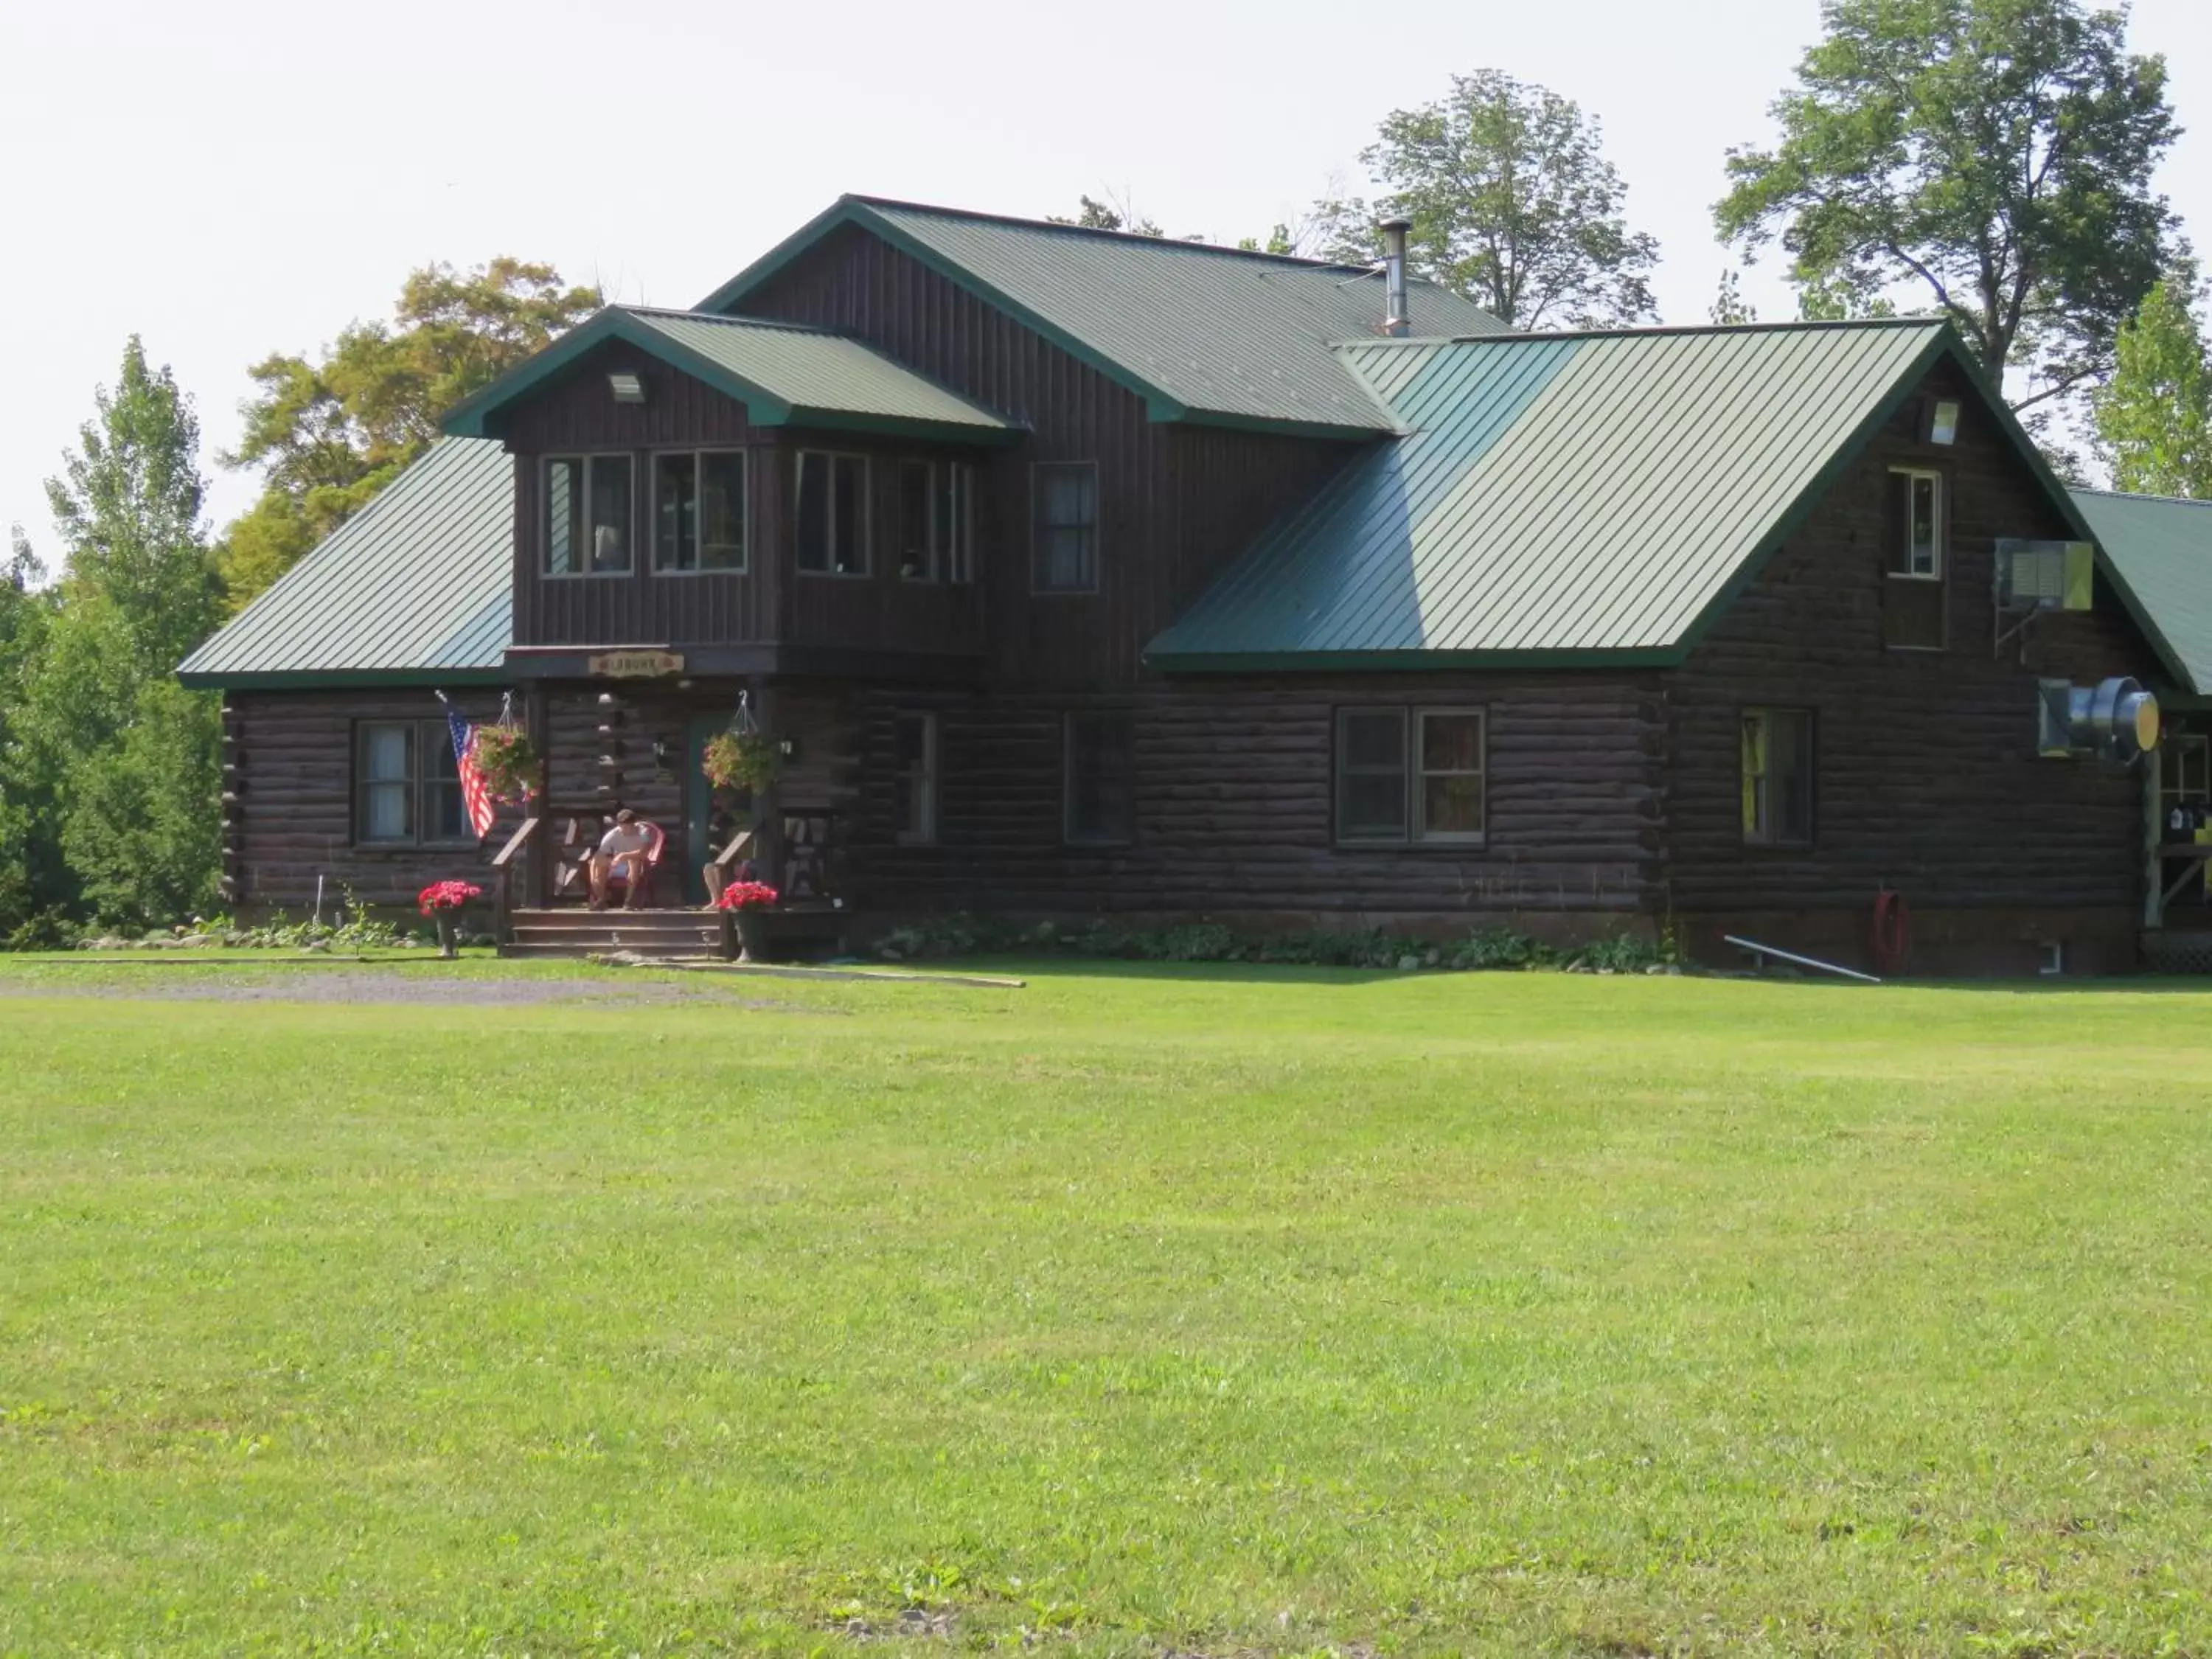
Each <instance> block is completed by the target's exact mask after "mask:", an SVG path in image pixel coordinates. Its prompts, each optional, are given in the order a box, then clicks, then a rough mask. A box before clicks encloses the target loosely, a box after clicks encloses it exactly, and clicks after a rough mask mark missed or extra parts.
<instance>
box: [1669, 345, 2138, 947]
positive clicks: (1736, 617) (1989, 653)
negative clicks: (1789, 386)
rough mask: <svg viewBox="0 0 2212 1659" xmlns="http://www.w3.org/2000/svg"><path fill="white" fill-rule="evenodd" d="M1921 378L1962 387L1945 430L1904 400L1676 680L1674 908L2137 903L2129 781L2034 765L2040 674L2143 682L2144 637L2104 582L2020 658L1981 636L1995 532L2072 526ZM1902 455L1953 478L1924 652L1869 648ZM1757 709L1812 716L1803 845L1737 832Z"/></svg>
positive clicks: (2030, 641) (2006, 451)
mask: <svg viewBox="0 0 2212 1659" xmlns="http://www.w3.org/2000/svg"><path fill="white" fill-rule="evenodd" d="M1929 391H1930V392H1939V391H1940V392H1943V393H1945V394H1947V395H1960V396H1965V397H1966V403H1967V410H1968V414H1967V416H1966V425H1965V427H1964V429H1963V430H1962V432H1961V434H1960V439H1959V441H1958V443H1957V444H1956V445H1955V446H1954V447H1948V448H1944V447H1935V446H1931V445H1925V444H1922V443H1920V442H1919V441H1917V431H1916V429H1915V427H1914V417H1915V416H1916V415H1917V406H1915V407H1913V408H1909V409H1908V410H1907V411H1906V412H1905V415H1903V416H1900V417H1899V420H1898V421H1897V422H1893V424H1892V426H1891V427H1890V428H1889V429H1887V431H1885V432H1883V433H1882V434H1881V435H1880V436H1879V438H1878V439H1877V440H1876V441H1875V443H1874V444H1873V445H1872V447H1870V449H1869V452H1868V453H1866V454H1865V455H1864V456H1863V458H1862V459H1860V460H1859V462H1858V463H1857V465H1855V466H1854V467H1853V468H1852V469H1851V470H1850V472H1849V473H1848V474H1847V475H1846V476H1845V477H1844V478H1843V479H1842V480H1840V481H1839V482H1838V484H1837V485H1836V486H1835V488H1834V489H1833V490H1832V492H1831V493H1830V495H1828V497H1827V498H1826V500H1825V501H1823V502H1822V503H1821V504H1820V506H1819V507H1817V508H1816V509H1815V511H1814V513H1813V514H1812V515H1811V517H1810V519H1809V520H1808V522H1807V523H1806V524H1805V526H1804V527H1803V528H1802V530H1801V531H1800V532H1798V533H1797V534H1796V536H1795V537H1794V538H1792V539H1791V540H1790V543H1789V544H1788V545H1787V546H1785V547H1784V549H1782V550H1781V551H1780V552H1779V553H1778V555H1777V556H1776V557H1775V558H1774V559H1773V561H1772V562H1771V563H1770V564H1769V565H1768V567H1767V568H1766V569H1765V571H1764V573H1763V574H1760V575H1759V578H1758V579H1757V580H1755V581H1754V582H1753V584H1752V585H1751V586H1750V587H1749V588H1748V589H1747V591H1746V592H1744V593H1743V594H1742V596H1741V598H1739V599H1737V601H1736V602H1735V605H1733V606H1732V607H1731V608H1730V609H1729V611H1728V613H1727V614H1726V615H1725V616H1724V617H1722V618H1721V620H1720V622H1719V623H1718V625H1717V627H1716V628H1715V629H1714V630H1713V632H1712V633H1711V635H1709V636H1708V637H1707V638H1706V639H1705V641H1703V642H1702V643H1701V644H1700V646H1699V647H1698V649H1697V650H1696V651H1695V652H1694V653H1693V654H1692V657H1691V659H1690V660H1689V661H1688V663H1687V664H1686V665H1685V666H1684V668H1683V669H1682V670H1681V671H1680V672H1679V673H1677V674H1674V675H1673V676H1671V677H1670V680H1671V685H1670V696H1669V702H1670V704H1671V707H1672V710H1673V721H1672V728H1671V733H1670V787H1669V793H1668V819H1669V823H1670V838H1669V845H1668V861H1667V871H1666V874H1667V883H1668V891H1669V894H1670V896H1671V899H1672V902H1673V904H1674V907H1675V908H1678V909H1680V910H1682V911H1685V912H1692V913H1694V912H1779V911H1803V910H1810V909H1823V908H1826V909H1838V910H1842V911H1846V912H1850V913H1852V914H1854V915H1857V914H1860V913H1865V914H1867V915H1869V916H1870V914H1871V908H1872V905H1873V902H1874V897H1875V893H1876V891H1877V890H1880V889H1882V888H1885V887H1887V888H1893V889H1895V890H1899V891H1901V892H1902V893H1904V894H1905V896H1906V898H1907V899H1908V901H1909V902H1911V904H1913V905H1914V906H1915V907H1917V908H1923V909H1934V908H1942V909H1953V908H1962V907H1964V908H1974V907H1993V908H2045V909H2051V908H2069V907H2091V908H2097V907H2101V908H2105V909H2106V910H2110V911H2113V912H2125V911H2128V910H2130V909H2131V908H2134V907H2135V906H2136V904H2137V902H2138V900H2139V894H2138V886H2139V879H2140V878H2139V870H2140V865H2141V860H2140V857H2139V852H2138V849H2139V848H2140V843H2141V836H2142V804H2141V803H2142V783H2141V780H2140V777H2139V776H2138V775H2137V774H2136V773H2135V772H2133V771H2131V770H2129V769H2124V768H2122V767H2120V766H2117V765H2113V764H2110V763H2093V762H2085V761H2053V760H2045V759H2041V758H2039V757H2038V756H2037V754H2036V731H2037V724H2036V710H2037V700H2036V687H2035V682H2036V679H2037V678H2038V677H2039V676H2047V677H2051V678H2068V679H2071V680H2075V681H2080V682H2094V681H2096V680H2099V679H2101V678H2104V677H2106V676H2107V675H2111V674H2134V675H2137V676H2140V677H2145V678H2148V675H2149V674H2150V673H2151V671H2152V668H2153V660H2152V658H2151V655H2150V652H2149V650H2148V647H2147V646H2146V645H2145V643H2144V642H2143V641H2142V639H2141V637H2140V636H2139V635H2138V634H2137V633H2136V630H2135V629H2134V628H2133V627H2132V625H2131V624H2130V623H2129V622H2128V621H2127V620H2126V619H2125V617H2124V615H2123V613H2122V612H2121V611H2120V610H2119V607H2118V605H2117V603H2116V601H2115V599H2114V598H2113V596H2112V594H2111V593H2110V592H2106V591H2104V590H2103V588H2102V586H2101V585H2100V591H2099V592H2098V595H2097V603H2096V610H2095V611H2093V612H2090V613H2082V614H2075V615H2058V616H2051V617H2045V618H2043V619H2041V620H2039V621H2038V622H2037V623H2035V624H2034V625H2033V628H2032V629H2031V630H2030V631H2029V634H2028V635H2027V660H2026V662H2025V663H2024V664H2023V662H2022V661H2021V652H2020V649H2019V647H2017V646H2012V647H2007V649H2006V650H2005V651H2003V652H2002V653H1998V652H1997V651H1996V648H1995V646H1994V623H1995V615H1994V612H1995V599H1994V595H1993V586H1992V574H1993V564H1994V560H1995V544H1996V540H1997V539H1998V538H2002V537H2037V538H2069V537H2070V536H2071V535H2072V534H2073V532H2072V531H2070V530H2069V528H2068V526H2067V524H2066V521H2065V520H2064V519H2063V516H2062V515H2061V514H2060V513H2058V512H2057V509H2056V508H2055V507H2053V506H2051V504H2050V503H2049V501H2047V499H2046V498H2045V496H2044V495H2043V493H2042V491H2041V489H2039V486H2038V484H2037V483H2036V481H2035V479H2034V477H2033V474H2032V473H2031V471H2029V469H2028V467H2027V465H2026V464H2025V463H2024V462H2023V461H2022V460H2021V459H2020V457H2019V456H2018V455H2017V454H2016V453H2015V452H2014V451H2013V450H2012V448H2011V447H2009V445H2008V444H2007V443H2006V442H2005V441H2004V440H2003V438H2002V435H2001V434H1999V433H1998V432H1996V430H1994V429H1993V428H1992V426H1991V424H1990V421H1989V419H1988V417H1987V416H1985V415H1983V414H1981V413H1980V412H1979V410H1978V405H1977V404H1976V403H1975V402H1974V400H1973V399H1972V397H1971V396H1970V395H1968V394H1967V391H1966V387H1965V386H1963V385H1962V384H1961V383H1960V381H1959V380H1958V379H1957V377H1956V376H1955V374H1953V373H1951V372H1948V371H1944V372H1939V374H1938V376H1937V377H1936V380H1934V381H1933V382H1931V384H1930V386H1929ZM1899 465H1912V466H1925V467H1930V468H1933V469H1935V470H1936V471H1941V472H1942V474H1943V476H1944V477H1945V479H1946V481H1947V485H1948V497H1949V508H1950V510H1949V520H1950V523H1949V532H1950V541H1949V550H1948V553H1949V557H1948V571H1947V577H1946V580H1945V583H1944V586H1943V589H1942V609H1943V614H1944V620H1945V623H1946V629H1945V632H1946V635H1947V640H1948V643H1947V644H1946V646H1945V647H1944V648H1942V650H1940V651H1909V650H1896V649H1892V648H1888V647H1886V646H1885V644H1884V611H1885V605H1886V600H1887V595H1886V592H1885V590H1886V588H1887V586H1888V585H1889V579H1888V578H1887V576H1886V574H1885V570H1886V568H1887V560H1888V555H1889V551H1890V547H1891V542H1892V539H1893V531H1892V526H1891V523H1890V516H1891V513H1890V504H1891V496H1890V493H1889V490H1888V488H1887V486H1888V474H1889V471H1890V469H1891V468H1892V467H1893V466H1899ZM1760 705H1767V706H1774V707H1779V708H1809V709H1811V710H1813V711H1814V715H1815V719H1816V721H1817V738H1816V742H1817V772H1816V800H1815V808H1814V810H1815V816H1816V833H1815V839H1814V845H1813V846H1812V847H1811V848H1803V849H1799V850H1794V851H1791V850H1783V849H1775V848H1747V847H1746V846H1745V845H1744V844H1743V834H1742V810H1741V752H1740V744H1741V731H1740V719H1741V712H1742V710H1743V709H1744V708H1747V707H1756V706H1760ZM1778 942H1784V943H1786V941H1778Z"/></svg>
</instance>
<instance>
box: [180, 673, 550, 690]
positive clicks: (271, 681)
mask: <svg viewBox="0 0 2212 1659" xmlns="http://www.w3.org/2000/svg"><path fill="white" fill-rule="evenodd" d="M512 683H513V676H512V675H511V674H509V673H508V672H507V670H505V669H504V668H288V669H280V670H273V671H272V670H261V671H254V672H244V671H235V670H226V669H222V668H197V669H196V668H179V669H178V670H177V684H179V685H181V686H182V687H184V689H185V690H187V691H331V690H369V689H374V688H375V687H378V686H390V687H394V688H400V687H420V688H422V689H426V690H427V689H431V688H435V687H438V686H445V685H507V684H512Z"/></svg>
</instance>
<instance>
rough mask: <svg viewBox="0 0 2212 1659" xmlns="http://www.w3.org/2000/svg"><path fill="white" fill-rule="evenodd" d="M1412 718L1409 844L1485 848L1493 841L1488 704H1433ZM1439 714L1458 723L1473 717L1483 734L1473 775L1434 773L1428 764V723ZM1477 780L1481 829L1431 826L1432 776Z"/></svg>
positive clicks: (1408, 762)
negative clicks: (1480, 784)
mask: <svg viewBox="0 0 2212 1659" xmlns="http://www.w3.org/2000/svg"><path fill="white" fill-rule="evenodd" d="M1408 712H1409V714H1411V716H1412V718H1411V720H1410V721H1409V722H1408V725H1407V732H1406V737H1407V748H1406V786H1407V790H1408V791H1409V792H1410V793H1411V796H1412V799H1410V800H1409V801H1408V802H1407V805H1408V807H1409V809H1410V810H1409V811H1408V812H1407V819H1406V829H1407V838H1408V840H1409V842H1411V844H1412V845H1413V846H1416V847H1485V846H1487V845H1488V844H1489V842H1490V709H1489V707H1488V705H1486V704H1485V705H1482V706H1480V707H1472V708H1470V707H1468V706H1466V705H1464V704H1453V703H1432V704H1425V705H1423V706H1421V707H1419V708H1413V709H1411V710H1409V711H1408ZM1439 715H1448V716H1449V717H1451V718H1453V719H1455V720H1466V719H1469V718H1472V719H1473V720H1474V723H1475V729H1476V730H1477V732H1480V746H1479V750H1478V759H1479V760H1480V764H1479V765H1478V766H1477V767H1476V768H1475V769H1474V771H1473V772H1472V773H1468V772H1458V771H1438V772H1433V773H1432V772H1431V771H1430V769H1429V764H1428V744H1427V741H1426V739H1427V737H1428V729H1427V728H1428V723H1429V721H1430V720H1431V719H1433V718H1435V717H1437V716H1439ZM1469 776H1472V777H1477V778H1480V779H1481V780H1482V828H1480V829H1475V830H1466V829H1436V830H1432V829H1430V828H1429V827H1428V815H1429V789H1428V782H1429V780H1430V778H1431V777H1440V778H1456V777H1469Z"/></svg>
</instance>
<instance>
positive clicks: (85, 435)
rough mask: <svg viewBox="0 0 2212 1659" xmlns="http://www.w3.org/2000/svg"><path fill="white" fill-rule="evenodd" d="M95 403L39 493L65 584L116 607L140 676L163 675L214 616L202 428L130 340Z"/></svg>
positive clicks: (165, 376) (165, 374) (166, 377)
mask: <svg viewBox="0 0 2212 1659" xmlns="http://www.w3.org/2000/svg"><path fill="white" fill-rule="evenodd" d="M94 403H95V405H96V407H97V409H98V410H99V413H98V415H97V416H96V418H94V420H91V421H89V422H86V423H85V424H84V425H83V426H82V427H81V428H79V429H78V434H77V448H76V452H75V453H71V454H68V455H65V456H64V458H63V461H62V475H61V477H58V478H53V479H50V480H48V482H47V484H46V501H47V505H48V507H49V508H50V509H51V510H52V513H53V516H54V523H55V526H56V527H57V528H58V530H59V531H60V532H61V536H62V540H63V541H64V544H66V545H67V547H68V550H69V558H68V562H67V564H66V566H65V567H64V571H63V578H64V580H65V581H66V582H68V583H69V584H70V585H71V586H75V587H78V588H84V589H88V590H91V591H94V592H99V593H100V594H102V595H104V596H105V597H106V600H107V602H108V603H109V604H110V605H113V606H114V608H115V611H116V613H117V615H118V617H119V618H120V619H121V621H122V623H123V626H124V628H125V631H126V632H127V634H128V635H129V638H130V642H131V651H132V655H133V658H134V660H135V662H136V664H137V667H138V669H139V671H141V672H143V673H167V671H169V670H170V669H172V668H173V667H175V666H176V665H177V662H178V660H179V659H180V658H181V657H183V656H184V655H185V653H186V652H188V651H190V650H191V648H192V647H194V646H195V645H197V644H198V643H199V642H200V641H201V640H202V639H204V638H205V637H206V635H207V633H208V630H209V629H210V628H211V627H212V626H213V625H214V622H215V617H216V586H215V579H214V573H213V570H212V568H211V567H210V562H209V556H208V548H207V541H206V538H205V536H204V533H203V531H202V527H201V525H200V507H201V503H202V501H204V498H205V495H206V490H207V484H206V481H205V480H204V478H202V477H201V476H200V471H199V443H200V428H199V421H198V418H197V416H195V415H194V414H193V413H192V407H191V400H190V399H189V398H185V396H184V394H183V393H181V392H179V391H178V390H177V383H176V380H175V378H174V377H173V375H172V374H170V373H169V371H168V369H167V368H166V367H165V368H162V369H161V372H160V373H159V374H156V373H155V372H154V371H153V370H151V369H149V368H148V367H147V365H146V351H145V348H144V346H143V344H141V343H140V342H139V339H138V337H137V335H135V334H134V335H132V336H131V340H130V343H129V344H127V345H126V346H125V348H124V350H123V366H122V372H121V374H119V375H118V377H117V380H116V383H115V385H114V386H113V387H112V388H107V387H102V388H101V389H100V391H99V392H96V393H95V394H94Z"/></svg>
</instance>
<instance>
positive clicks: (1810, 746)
mask: <svg viewBox="0 0 2212 1659" xmlns="http://www.w3.org/2000/svg"><path fill="white" fill-rule="evenodd" d="M1777 716H1784V717H1787V718H1789V719H1791V720H1802V722H1803V723H1804V724H1803V732H1804V793H1805V801H1804V806H1805V831H1804V834H1803V835H1802V836H1784V835H1781V834H1778V833H1777V832H1776V831H1775V830H1774V829H1771V828H1769V829H1767V830H1766V831H1765V833H1764V834H1762V833H1760V832H1759V829H1758V828H1757V823H1756V817H1757V806H1756V805H1755V804H1754V798H1753V774H1752V772H1751V770H1750V769H1749V767H1748V766H1747V759H1748V757H1747V755H1746V753H1745V744H1744V735H1745V728H1746V727H1747V726H1748V725H1749V724H1750V723H1751V721H1752V720H1754V719H1756V720H1766V721H1769V722H1771V721H1772V720H1774V719H1775V718H1776V717H1777ZM1735 734H1736V735H1735V743H1736V792H1737V798H1736V824H1737V829H1738V831H1739V834H1740V836H1741V841H1742V844H1743V846H1744V847H1745V848H1747V849H1748V850H1752V851H1757V852H1778V853H1806V852H1810V851H1812V850H1814V848H1817V847H1818V846H1819V844H1820V712H1819V710H1817V709H1814V708H1805V707H1802V706H1801V705H1797V704H1784V703H1747V704H1746V705H1745V706H1743V707H1742V708H1738V709H1737V710H1736V725H1735ZM1767 746H1768V749H1769V751H1770V753H1771V749H1772V736H1771V728H1770V732H1769V736H1768V740H1767ZM1758 776H1759V778H1760V779H1761V780H1765V779H1769V778H1771V776H1772V771H1771V764H1770V766H1769V768H1768V769H1767V770H1765V771H1762V772H1760V773H1759V774H1758ZM1767 799H1768V802H1769V805H1768V808H1767V812H1768V817H1770V818H1771V817H1773V816H1774V814H1773V808H1772V805H1771V799H1772V795H1771V790H1770V791H1769V793H1768V797H1767Z"/></svg>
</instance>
